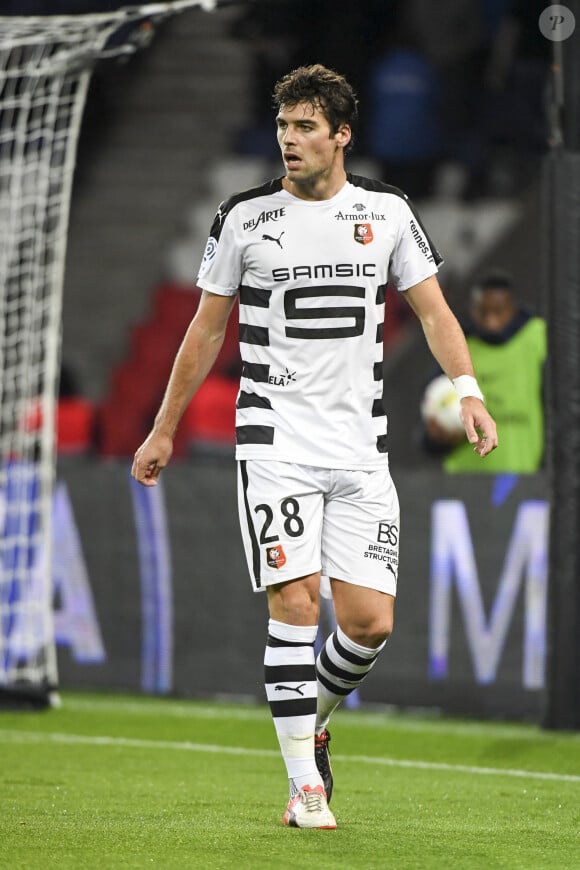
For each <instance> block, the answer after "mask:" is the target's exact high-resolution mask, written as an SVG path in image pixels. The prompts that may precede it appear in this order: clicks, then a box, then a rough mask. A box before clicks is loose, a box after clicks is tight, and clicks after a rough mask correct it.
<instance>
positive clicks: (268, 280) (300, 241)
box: [197, 174, 441, 469]
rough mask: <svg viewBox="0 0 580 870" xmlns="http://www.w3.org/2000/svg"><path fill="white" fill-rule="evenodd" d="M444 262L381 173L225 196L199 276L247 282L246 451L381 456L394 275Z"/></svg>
mask: <svg viewBox="0 0 580 870" xmlns="http://www.w3.org/2000/svg"><path fill="white" fill-rule="evenodd" d="M440 262H441V257H440V256H439V253H438V252H437V250H436V249H435V248H434V246H433V245H432V243H431V241H430V239H429V237H428V235H427V233H426V231H425V229H424V228H423V226H422V225H421V222H420V220H419V218H418V216H417V215H416V213H415V212H414V210H413V209H412V207H411V206H410V204H409V202H408V200H407V198H406V197H405V195H404V194H403V193H401V191H399V190H398V189H397V188H394V187H390V186H388V185H386V184H382V183H381V182H378V181H372V180H370V179H366V178H362V177H359V176H353V175H350V174H349V175H348V180H347V182H346V183H345V185H344V186H343V187H342V189H341V190H340V191H339V193H337V194H336V195H335V196H334V197H332V198H331V199H328V200H321V201H316V202H311V201H306V200H302V199H299V198H297V197H295V196H292V194H290V193H288V192H287V191H286V190H284V188H283V187H282V180H281V179H275V180H273V181H270V182H268V183H266V184H264V185H262V186H260V187H256V188H253V189H251V190H247V191H244V192H243V193H238V194H236V195H235V196H233V197H231V198H230V199H228V200H226V201H225V202H223V203H222V204H221V205H220V207H219V209H218V212H217V215H216V217H215V220H214V223H213V226H212V229H211V233H210V236H209V239H208V242H207V246H206V249H205V253H204V256H203V260H202V263H201V267H200V271H199V275H198V279H197V283H198V285H199V287H201V288H202V289H203V290H206V291H208V292H211V293H218V294H221V295H233V294H236V293H238V294H239V301H240V350H241V357H242V361H243V367H242V377H241V383H240V391H239V394H238V399H237V406H236V407H237V412H236V456H237V458H239V459H257V458H260V459H276V460H281V461H285V462H297V463H301V464H303V465H318V466H323V467H326V468H352V469H371V468H376V467H379V466H381V465H383V464H384V463H385V461H386V456H385V454H386V450H387V446H386V433H387V420H386V415H385V411H384V408H383V403H382V391H383V369H382V360H383V324H384V314H385V291H386V286H387V280H388V279H389V277H390V280H391V281H392V282H393V283H394V285H395V286H396V287H397V289H398V290H401V291H402V290H406V289H408V288H409V287H412V286H413V285H414V284H417V283H418V282H419V281H422V280H423V279H425V278H427V277H429V276H430V275H433V274H434V273H435V272H437V266H438V264H439V263H440Z"/></svg>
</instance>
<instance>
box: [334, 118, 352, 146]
mask: <svg viewBox="0 0 580 870" xmlns="http://www.w3.org/2000/svg"><path fill="white" fill-rule="evenodd" d="M334 139H335V141H336V144H337V145H338V146H339V147H340V148H346V146H347V145H348V143H349V142H350V140H351V139H352V130H351V129H350V125H349V124H342V125H341V126H340V127H339V128H338V130H337V131H336V133H335V136H334Z"/></svg>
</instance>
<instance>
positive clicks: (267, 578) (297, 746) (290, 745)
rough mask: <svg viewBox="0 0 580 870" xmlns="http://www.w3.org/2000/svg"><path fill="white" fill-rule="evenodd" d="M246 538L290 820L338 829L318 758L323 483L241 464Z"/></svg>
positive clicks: (286, 469) (288, 468)
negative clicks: (263, 620)
mask: <svg viewBox="0 0 580 870" xmlns="http://www.w3.org/2000/svg"><path fill="white" fill-rule="evenodd" d="M239 469H240V475H239V488H238V492H239V497H240V498H239V503H240V523H241V527H242V537H243V540H244V546H245V550H246V557H247V559H248V566H249V569H250V574H251V576H252V580H253V584H254V588H255V589H260V588H265V589H267V592H268V606H269V611H270V620H269V623H268V639H267V644H266V651H265V656H264V666H265V683H266V695H267V698H268V702H269V704H270V709H271V712H272V718H273V722H274V727H275V729H276V734H277V737H278V741H279V743H280V749H281V752H282V756H283V759H284V762H285V765H286V769H287V772H288V778H289V784H290V801H289V804H288V809H287V811H286V814H285V816H284V822H285V824H290V825H293V826H296V827H335V826H336V823H335V822H334V817H333V816H332V813H330V811H329V810H328V807H327V805H326V796H325V795H324V789H323V786H322V780H321V778H320V775H319V773H318V770H317V768H316V763H315V759H314V723H315V718H316V693H317V680H316V671H315V656H314V640H315V637H316V633H317V625H318V612H319V603H318V602H319V584H320V535H321V528H322V504H323V498H322V494H321V491H320V487H319V482H318V481H316V480H315V478H314V477H313V475H312V474H311V473H310V472H308V471H303V470H302V469H301V468H300V467H299V466H293V465H291V464H290V463H278V462H268V463H259V462H255V461H251V462H250V461H248V462H247V463H244V462H241V463H240V466H239Z"/></svg>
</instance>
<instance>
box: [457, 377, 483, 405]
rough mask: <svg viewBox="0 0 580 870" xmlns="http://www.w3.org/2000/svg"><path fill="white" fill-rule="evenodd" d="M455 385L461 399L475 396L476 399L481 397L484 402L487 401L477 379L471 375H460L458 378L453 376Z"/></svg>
mask: <svg viewBox="0 0 580 870" xmlns="http://www.w3.org/2000/svg"><path fill="white" fill-rule="evenodd" d="M453 386H454V387H455V390H456V392H457V395H458V396H459V398H460V399H466V398H467V397H468V396H473V397H474V398H475V399H481V401H482V402H484V401H485V399H484V398H483V393H482V392H481V390H480V389H479V386H478V383H477V381H476V380H475V378H472V377H471V375H459V377H458V378H453Z"/></svg>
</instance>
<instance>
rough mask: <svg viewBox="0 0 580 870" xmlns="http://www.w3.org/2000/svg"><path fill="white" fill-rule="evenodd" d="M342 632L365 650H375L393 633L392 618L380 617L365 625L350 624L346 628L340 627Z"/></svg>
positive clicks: (387, 616)
mask: <svg viewBox="0 0 580 870" xmlns="http://www.w3.org/2000/svg"><path fill="white" fill-rule="evenodd" d="M341 628H342V630H343V631H344V633H345V634H346V636H347V637H349V638H350V639H351V640H352V641H354V642H355V643H358V644H360V646H364V647H366V648H367V649H377V647H379V646H381V644H383V643H384V642H385V641H386V640H387V638H389V637H390V635H391V633H392V631H393V618H392V616H389V615H384V616H383V615H382V616H379V617H377V618H375V619H373V620H372V621H370V622H367V623H362V624H359V623H356V622H351V623H349V624H347V625H346V626H344V625H341Z"/></svg>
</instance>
